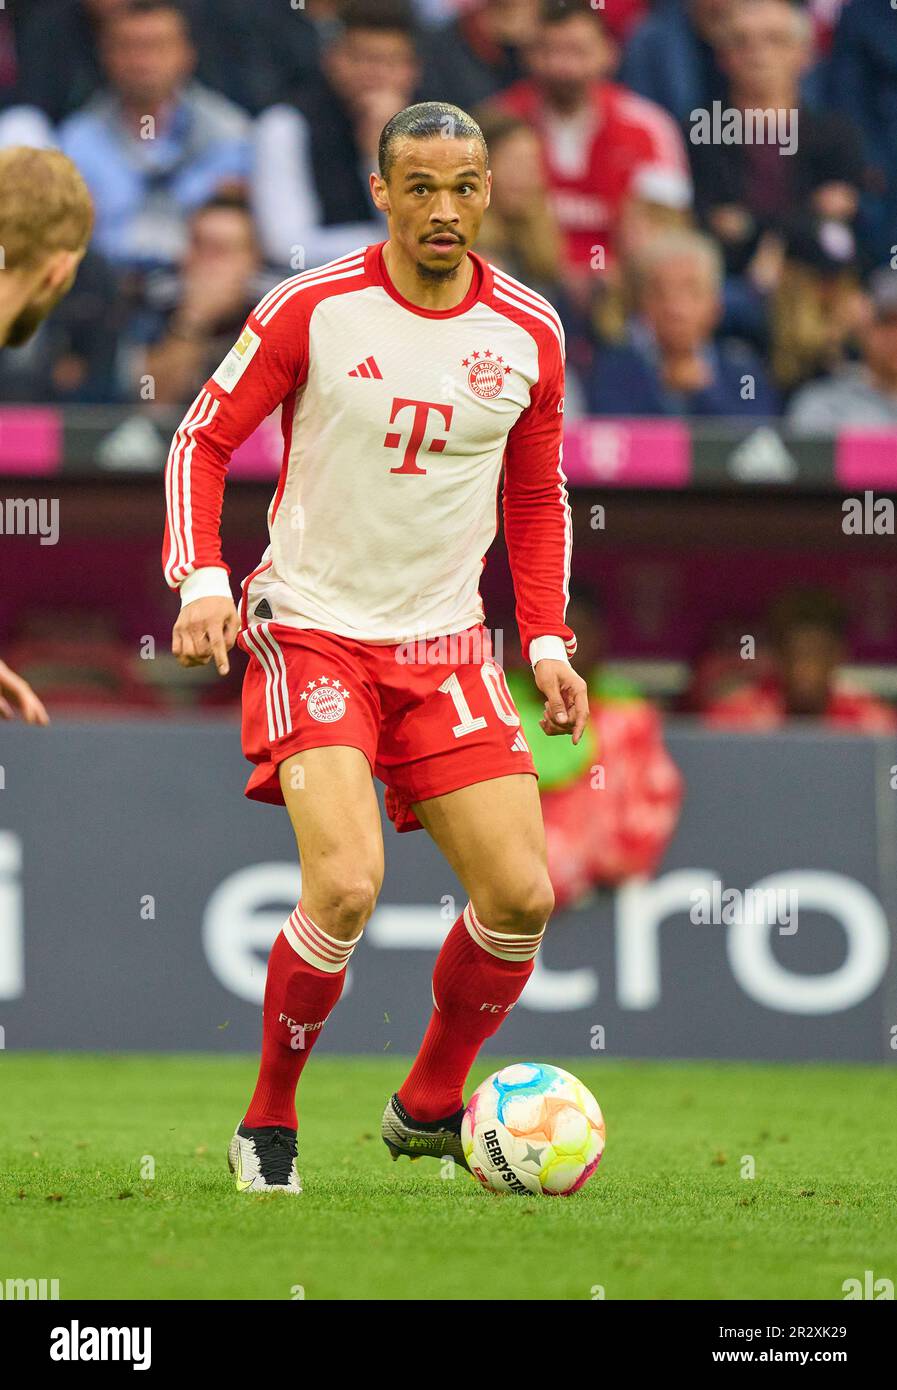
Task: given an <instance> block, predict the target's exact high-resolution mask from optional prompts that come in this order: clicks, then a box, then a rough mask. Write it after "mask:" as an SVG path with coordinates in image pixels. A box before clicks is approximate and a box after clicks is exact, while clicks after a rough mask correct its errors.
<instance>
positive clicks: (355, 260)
mask: <svg viewBox="0 0 897 1390" xmlns="http://www.w3.org/2000/svg"><path fill="white" fill-rule="evenodd" d="M364 257H365V253H364V252H361V253H359V252H357V251H353V252H352V254H351V255H350V256H343V257H342V258H341V259H340V260H338V261H331V262H330V263H329V265H322V266H318V267H317V268H316V269H315V270H306V271H303V272H302V274H301V275H292V276H290V278H289V279H287V280H281V282H280V284H278V285H275V286H274V288H273V289H272V290H269V291H268V293H267V294H266V295H265V296H264V298H262V299H261V300H259V303H258V304H257V305H256V307H255V309H253V311H252V312H253V315H254V317H255V318H257V319H258V320H259V321H261V317H262V315H263V314H265V313H267V312H268V310H269V309H271V308H272V307H273V305H274V303H275V301H277V300H279V299H280V298H281V297H282V296H283V295H284V293H285V292H286V291H287V290H290V289H293V288H294V287H295V286H297V285H303V284H308V285H310V284H314V283H315V282H316V281H317V280H320V279H323V278H324V277H325V276H328V275H330V274H332V273H333V272H334V271H335V270H348V269H349V268H350V267H352V266H356V265H363V263H364Z"/></svg>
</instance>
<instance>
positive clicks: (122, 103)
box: [60, 0, 250, 269]
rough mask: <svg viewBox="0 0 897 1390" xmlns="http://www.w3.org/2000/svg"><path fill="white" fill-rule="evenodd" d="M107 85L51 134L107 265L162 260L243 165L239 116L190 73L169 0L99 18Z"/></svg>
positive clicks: (173, 257) (187, 42)
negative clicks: (80, 192) (69, 162)
mask: <svg viewBox="0 0 897 1390" xmlns="http://www.w3.org/2000/svg"><path fill="white" fill-rule="evenodd" d="M101 59H102V63H103V68H104V71H105V74H106V78H107V83H108V85H107V87H106V88H105V89H104V90H102V91H100V92H99V93H98V94H97V95H96V96H95V97H94V98H93V99H92V100H91V101H90V102H89V103H88V104H87V106H86V107H85V108H84V109H83V111H80V112H79V113H78V114H77V115H74V116H71V117H70V118H69V119H68V120H67V121H65V122H64V124H63V126H62V128H61V132H60V141H61V144H62V148H63V149H64V150H65V152H66V153H67V154H68V155H70V157H71V158H72V159H73V160H74V162H75V163H76V164H77V165H78V167H79V169H80V170H81V171H82V173H83V175H84V177H85V179H86V180H87V183H88V186H89V188H90V190H91V193H92V194H93V198H94V202H95V203H96V208H97V230H96V244H97V246H98V247H99V249H100V250H101V251H102V252H103V254H104V255H105V256H106V257H107V259H109V260H110V261H111V262H112V263H113V264H114V265H116V266H119V267H124V268H133V269H138V268H139V269H148V268H152V267H155V266H160V265H171V264H173V263H174V262H176V261H177V259H178V257H179V256H180V255H181V254H182V253H183V250H184V246H185V244H186V238H187V221H188V218H189V215H190V213H191V212H192V211H193V210H194V209H195V208H197V207H199V206H201V204H202V203H204V202H207V201H208V199H209V198H210V197H212V196H213V194H214V193H215V192H216V191H218V190H219V189H220V188H222V187H224V186H227V185H234V184H236V183H239V182H240V181H242V180H243V179H244V178H245V176H246V174H247V173H248V168H249V154H250V147H249V141H248V135H249V121H248V118H247V117H246V115H245V114H244V113H243V112H242V111H240V110H239V109H238V108H237V107H236V106H234V105H233V104H232V103H231V102H229V101H227V100H226V98H224V97H221V96H218V95H217V94H216V93H214V92H211V91H209V90H207V89H206V88H205V87H203V86H202V85H201V84H200V83H198V82H196V81H195V80H192V74H193V71H194V69H195V65H196V51H195V48H194V46H193V43H192V40H191V37H190V30H189V27H188V25H187V21H186V19H185V17H184V14H183V12H182V11H181V10H180V9H179V8H178V6H177V5H175V4H172V3H170V0H127V3H125V4H123V5H121V6H120V7H118V8H117V9H115V10H114V11H113V12H112V14H111V15H110V16H109V17H108V18H107V20H106V23H105V25H104V28H103V32H102V39H101Z"/></svg>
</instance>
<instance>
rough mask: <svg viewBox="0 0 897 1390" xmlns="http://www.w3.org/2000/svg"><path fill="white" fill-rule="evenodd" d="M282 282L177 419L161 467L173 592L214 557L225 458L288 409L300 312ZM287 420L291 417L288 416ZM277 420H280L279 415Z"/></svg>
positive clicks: (215, 563) (215, 561) (303, 343)
mask: <svg viewBox="0 0 897 1390" xmlns="http://www.w3.org/2000/svg"><path fill="white" fill-rule="evenodd" d="M306 305H307V300H306V297H305V296H304V295H301V294H298V293H296V292H295V290H294V289H293V288H292V282H291V281H289V280H286V281H284V282H283V283H282V284H281V285H278V286H277V287H276V288H275V289H273V290H272V291H271V292H270V294H267V295H266V296H265V298H264V299H262V300H261V302H260V303H259V304H258V305H257V306H256V308H255V309H254V310H253V312H252V313H251V314H250V316H249V318H248V319H247V321H246V326H245V327H244V329H243V332H242V333H241V334H240V337H239V338H238V339H237V341H236V343H235V344H234V346H233V347H232V348H231V350H230V352H229V353H228V354H227V356H226V357H225V359H224V361H223V362H222V363H221V365H220V367H219V368H218V369H217V371H215V372H214V373H213V374H212V376H211V377H210V378H209V380H208V381H207V382H206V384H205V386H203V388H202V390H201V391H200V393H199V395H198V396H197V397H196V400H195V401H194V402H193V404H192V405H191V407H190V409H189V410H188V411H187V414H186V415H185V416H184V418H183V420H182V421H181V424H180V427H179V429H178V431H177V433H176V434H175V436H174V439H173V441H172V445H171V450H170V452H169V455H168V462H167V464H166V467H165V501H166V526H165V540H164V543H163V550H162V564H163V568H164V572H165V580H166V582H167V583H168V585H169V586H170V587H171V588H172V589H179V588H180V586H181V585H182V584H183V582H184V580H185V579H188V578H189V576H190V575H192V574H193V573H194V572H195V571H196V570H199V569H205V568H208V567H213V568H217V569H221V570H222V571H223V576H221V587H219V586H218V585H213V586H212V587H213V588H214V590H215V592H223V588H224V587H226V579H225V578H224V576H226V575H228V574H230V569H229V567H228V566H227V565H226V564H225V563H224V561H223V560H222V558H221V537H220V525H221V505H222V502H223V499H224V480H225V477H226V474H227V468H228V464H229V463H230V458H231V454H232V453H233V452H234V450H235V449H237V448H238V447H239V446H240V445H241V444H242V443H243V441H244V440H245V439H248V438H249V436H250V435H251V434H252V433H253V431H254V430H255V429H257V428H258V426H259V425H260V424H261V423H262V421H263V420H264V419H266V418H267V416H268V415H270V414H271V412H272V411H273V410H275V409H276V408H277V406H278V405H282V404H287V405H288V404H289V402H290V400H291V398H292V397H293V396H294V395H295V392H296V391H297V390H298V389H299V387H301V386H302V384H303V382H304V381H305V379H306V375H307V371H308V309H307V307H306ZM288 415H289V418H290V419H291V418H292V411H291V410H290V411H288ZM284 418H285V422H286V419H287V416H285V417H284Z"/></svg>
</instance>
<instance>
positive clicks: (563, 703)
mask: <svg viewBox="0 0 897 1390" xmlns="http://www.w3.org/2000/svg"><path fill="white" fill-rule="evenodd" d="M533 679H534V680H535V682H536V685H537V686H538V687H539V689H540V690H541V692H542V694H543V695H544V696H545V713H544V714H543V716H542V718H541V719H540V720H539V725H540V727H541V728H542V730H543V732H544V733H546V734H548V735H553V734H572V735H573V742H574V743H579V740H580V739H581V738H582V735H583V731H584V729H585V727H586V722H587V720H588V717H589V691H588V686H587V685H586V683H585V681H584V680H583V678H582V676H578V675H577V674H576V672H575V671H574V670H573V667H572V666H570V665H569V664H568V663H567V662H566V661H553V660H550V659H549V658H543V659H542V660H541V661H537V662H536V666H535V670H534V672H533Z"/></svg>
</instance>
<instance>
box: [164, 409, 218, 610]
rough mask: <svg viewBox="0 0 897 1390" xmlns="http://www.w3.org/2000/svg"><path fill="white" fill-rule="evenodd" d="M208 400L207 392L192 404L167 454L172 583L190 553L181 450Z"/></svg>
mask: <svg viewBox="0 0 897 1390" xmlns="http://www.w3.org/2000/svg"><path fill="white" fill-rule="evenodd" d="M207 399H208V392H207V391H205V390H203V391H200V393H199V395H198V396H197V397H196V400H195V401H194V402H193V404H192V405H191V407H190V409H189V410H188V411H187V414H186V415H185V416H184V418H183V420H182V421H181V423H180V425H179V426H178V429H177V433H176V434H175V436H174V439H173V440H172V442H171V448H170V450H169V452H168V461H167V463H166V465H165V491H166V499H167V502H168V529H169V531H170V533H171V546H170V548H169V552H168V559H167V561H166V564H165V577H166V579H168V580H169V581H170V582H171V583H174V582H175V570H176V569H178V568H180V567H181V565H182V563H183V558H182V557H185V556H186V554H187V544H186V540H185V538H184V533H183V529H182V525H181V511H180V498H179V490H178V484H179V475H178V464H179V458H180V453H181V450H182V449H183V447H184V444H185V442H186V438H187V436H186V431H187V429H188V428H189V427H190V426H191V425H192V424H193V422H194V420H198V418H199V417H200V415H201V414H202V412H203V410H204V409H205V405H206V401H207Z"/></svg>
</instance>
